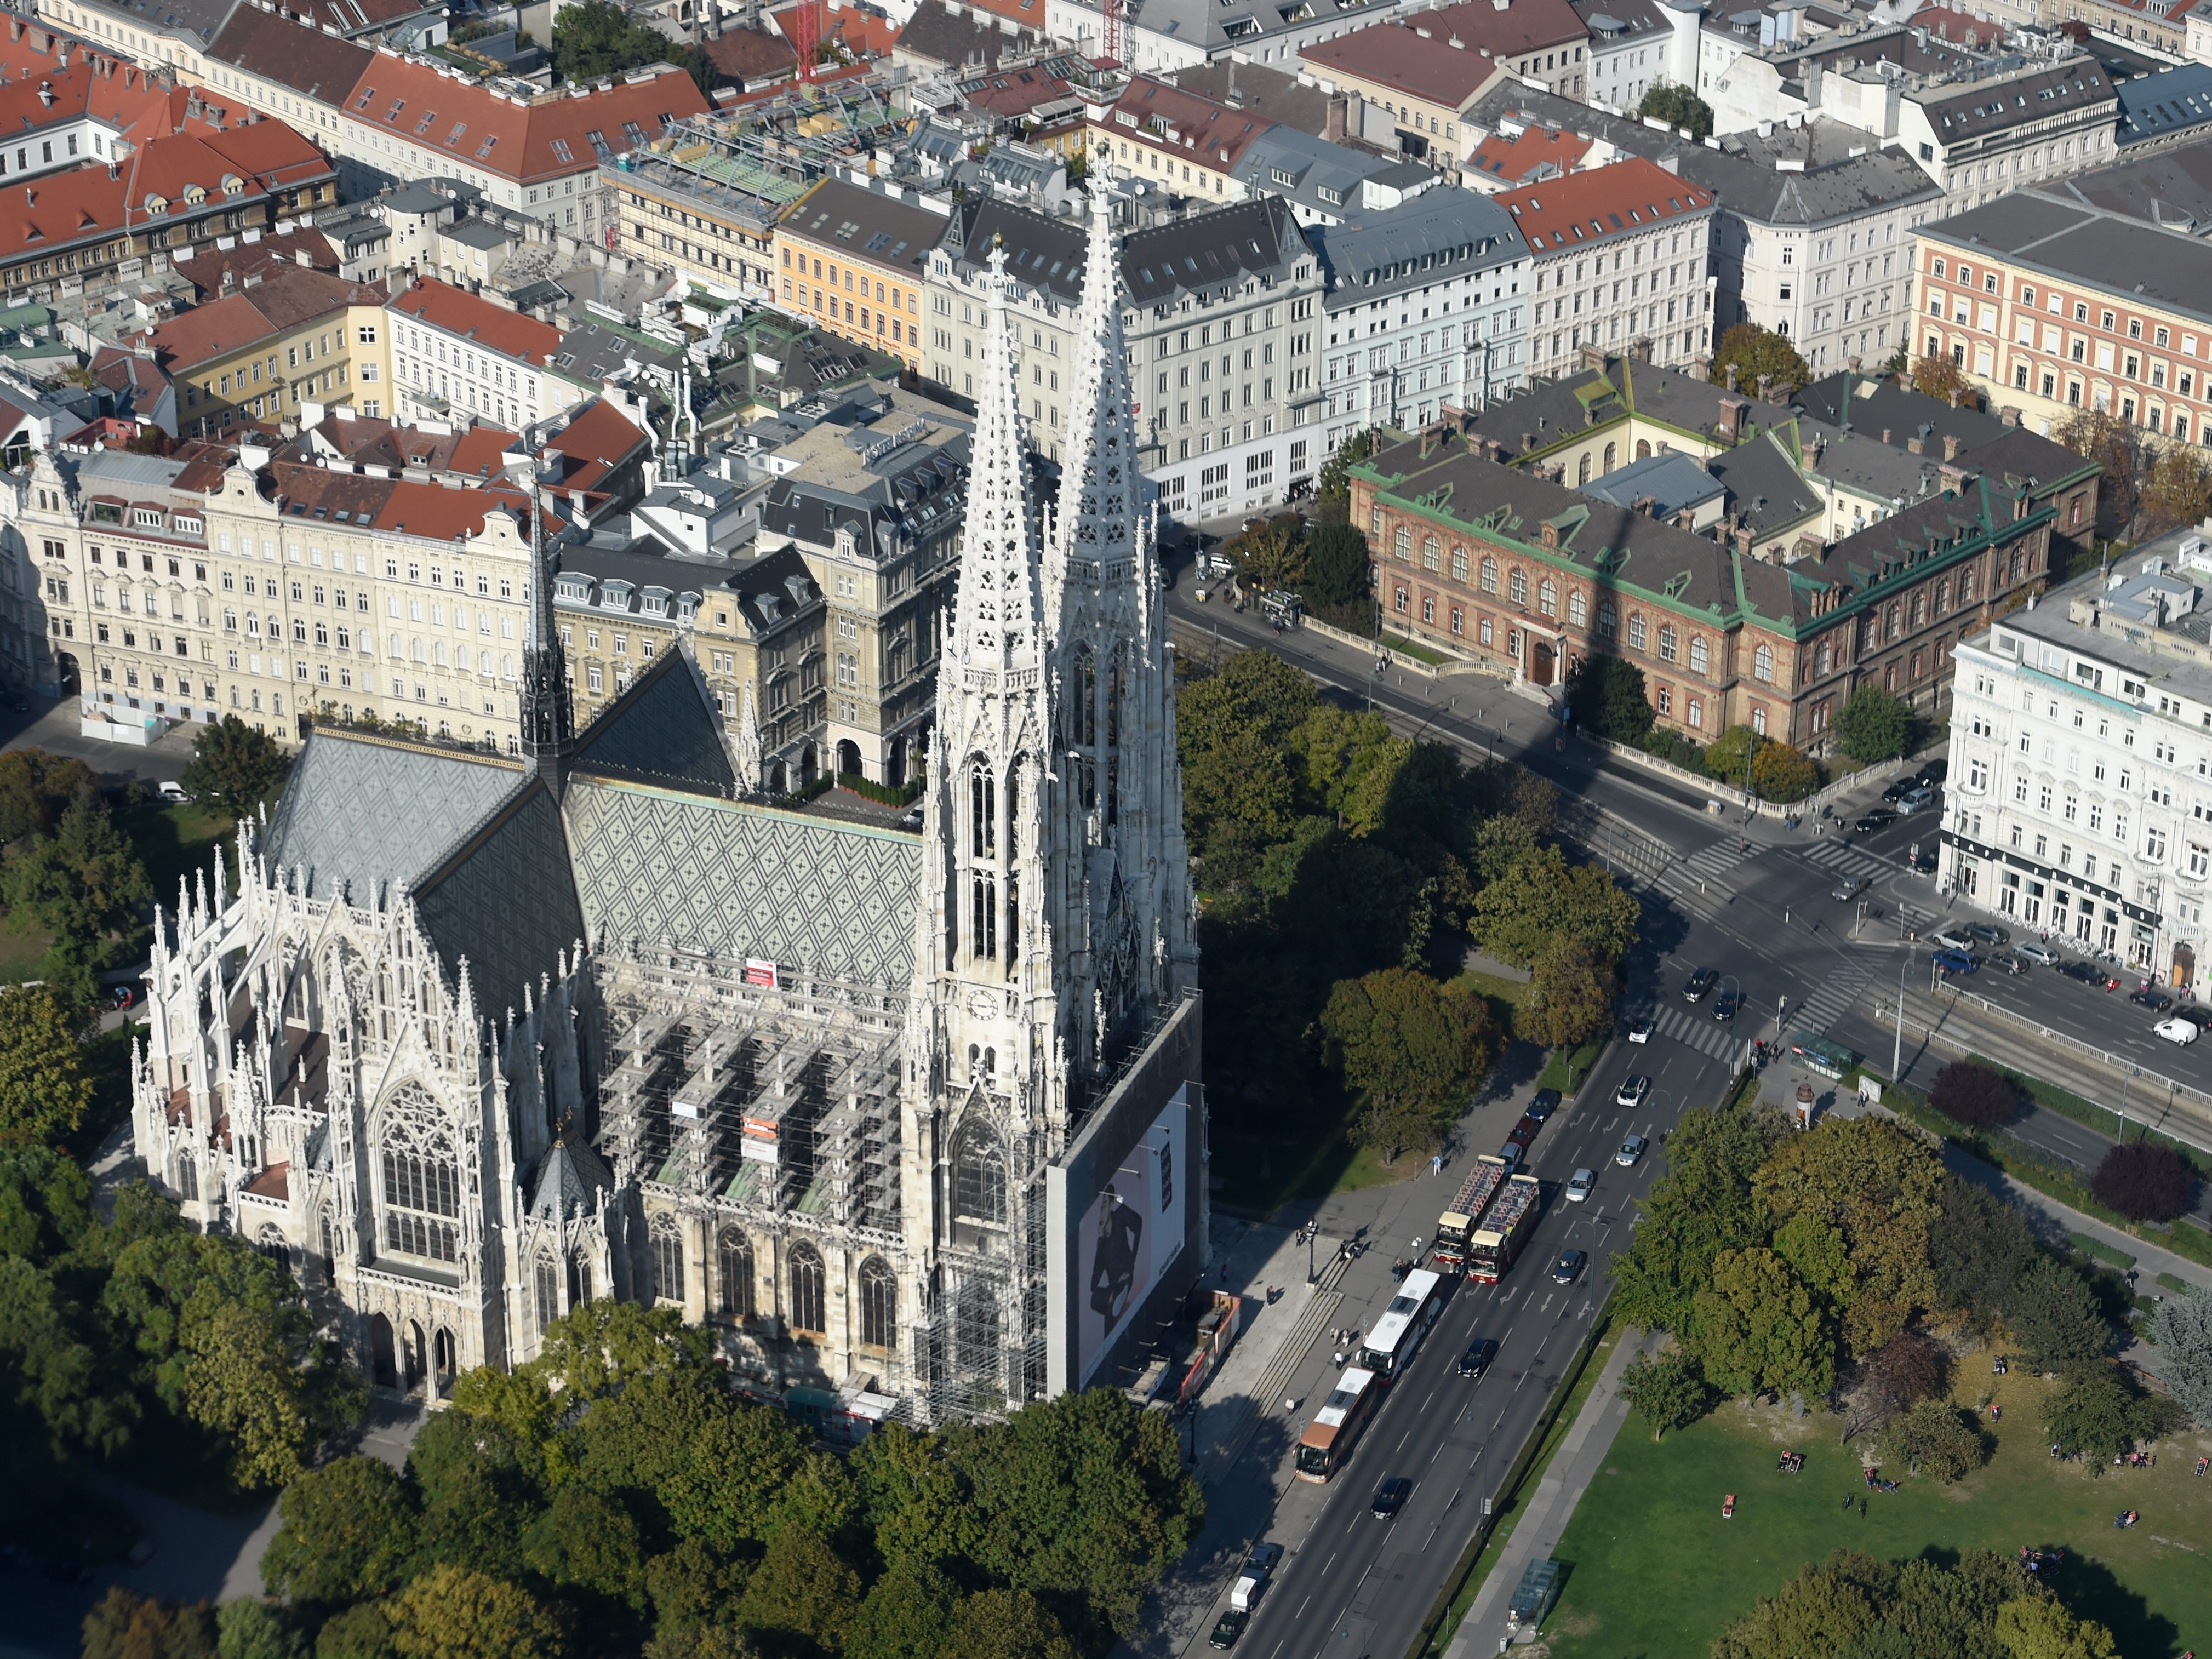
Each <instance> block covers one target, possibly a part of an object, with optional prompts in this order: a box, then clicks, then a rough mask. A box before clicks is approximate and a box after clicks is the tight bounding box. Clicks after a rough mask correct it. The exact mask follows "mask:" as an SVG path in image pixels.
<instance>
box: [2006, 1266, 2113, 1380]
mask: <svg viewBox="0 0 2212 1659" xmlns="http://www.w3.org/2000/svg"><path fill="white" fill-rule="evenodd" d="M2006 1322H2007V1323H2008V1325H2009V1326H2010V1327H2011V1328H2012V1334H2013V1339H2014V1340H2015V1341H2017V1342H2018V1343H2019V1344H2020V1345H2021V1346H2022V1347H2023V1348H2025V1349H2026V1350H2027V1355H2028V1358H2029V1360H2030V1361H2031V1363H2033V1364H2034V1365H2036V1366H2037V1367H2038V1368H2039V1369H2040V1370H2057V1368H2058V1367H2059V1366H2061V1365H2063V1364H2069V1362H2071V1361H2075V1360H2081V1359H2093V1358H2096V1357H2097V1356H2098V1355H2100V1354H2101V1353H2103V1352H2105V1349H2106V1346H2108V1345H2109V1344H2110V1343H2111V1341H2112V1328H2111V1327H2110V1326H2108V1325H2107V1324H2106V1322H2105V1316H2104V1315H2103V1314H2102V1313H2101V1312H2100V1311H2099V1310H2098V1307H2097V1297H2096V1292H2095V1291H2092V1290H2091V1289H2090V1288H2089V1285H2088V1281H2087V1280H2086V1279H2083V1278H2082V1277H2081V1274H2080V1273H2076V1272H2075V1270H2074V1269H2073V1268H2071V1267H2068V1266H2066V1265H2065V1264H2064V1263H2063V1262H2060V1261H2052V1260H2051V1258H2050V1257H2049V1256H2046V1255H2038V1256H2036V1257H2035V1258H2034V1259H2033V1261H2029V1262H2028V1263H2027V1266H2026V1267H2023V1268H2022V1269H2021V1274H2020V1278H2019V1279H2018V1280H2017V1281H2016V1282H2015V1289H2014V1293H2013V1305H2012V1308H2011V1310H2010V1312H2009V1313H2008V1316H2007V1319H2006Z"/></svg>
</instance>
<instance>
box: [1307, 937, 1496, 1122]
mask: <svg viewBox="0 0 2212 1659" xmlns="http://www.w3.org/2000/svg"><path fill="white" fill-rule="evenodd" d="M1321 1030H1322V1036H1323V1037H1324V1039H1325V1040H1326V1045H1327V1046H1326V1054H1327V1059H1328V1064H1330V1065H1332V1066H1335V1067H1336V1068H1337V1069H1338V1070H1339V1071H1340V1072H1341V1073H1342V1074H1343V1077H1344V1082H1345V1086H1346V1088H1348V1089H1352V1090H1354V1091H1358V1093H1359V1094H1360V1095H1361V1096H1362V1097H1364V1098H1363V1103H1362V1109H1361V1112H1360V1116H1359V1121H1358V1127H1357V1129H1356V1131H1355V1133H1357V1134H1358V1136H1359V1138H1360V1139H1361V1140H1362V1141H1363V1142H1364V1144H1365V1145H1368V1146H1379V1147H1381V1148H1383V1151H1384V1152H1385V1153H1386V1155H1387V1156H1389V1158H1396V1157H1397V1156H1398V1154H1399V1153H1400V1152H1403V1151H1404V1150H1405V1149H1406V1148H1407V1146H1423V1147H1426V1146H1433V1145H1435V1144H1436V1143H1437V1142H1438V1141H1439V1140H1441V1139H1442V1138H1443V1133H1444V1131H1445V1130H1446V1129H1447V1128H1449V1127H1450V1126H1451V1124H1452V1123H1453V1121H1455V1120H1456V1119H1457V1117H1458V1116H1459V1114H1460V1110H1461V1109H1462V1107H1463V1106H1464V1105H1465V1104H1466V1103H1467V1101H1468V1097H1469V1096H1471V1095H1472V1094H1473V1093H1474V1089H1475V1086H1476V1085H1478V1084H1480V1082H1481V1081H1482V1079H1483V1078H1484V1076H1485V1075H1486V1074H1487V1073H1488V1072H1489V1070H1490V1063H1491V1060H1492V1058H1493V1057H1494V1053H1495V1047H1496V1034H1495V1033H1494V1032H1493V1031H1492V1029H1491V1024H1490V1011H1489V1006H1488V1005H1487V1004H1486V1003H1485V1002H1484V1001H1483V1000H1482V998H1481V996H1480V994H1478V993H1477V992H1475V991H1474V990H1473V989H1472V988H1470V987H1466V986H1461V985H1439V984H1438V983H1437V981H1435V980H1433V979H1431V978H1430V977H1429V976H1428V975H1426V974H1421V973H1415V972H1411V971H1409V970H1407V969H1403V968H1385V969H1381V970H1380V971H1378V972H1376V973H1372V974H1369V975H1366V976H1364V978H1361V979H1348V980H1342V981H1339V982H1338V984H1337V987H1336V988H1335V989H1334V991H1332V992H1331V993H1330V994H1329V999H1328V1006H1326V1007H1324V1008H1323V1009H1322V1016H1321Z"/></svg>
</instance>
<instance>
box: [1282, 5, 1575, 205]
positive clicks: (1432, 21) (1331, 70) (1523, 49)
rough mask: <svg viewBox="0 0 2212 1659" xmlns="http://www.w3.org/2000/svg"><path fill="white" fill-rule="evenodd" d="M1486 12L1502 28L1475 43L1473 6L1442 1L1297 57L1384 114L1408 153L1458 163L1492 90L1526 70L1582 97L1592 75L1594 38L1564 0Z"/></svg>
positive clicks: (1486, 31)
mask: <svg viewBox="0 0 2212 1659" xmlns="http://www.w3.org/2000/svg"><path fill="white" fill-rule="evenodd" d="M1482 11H1484V12H1486V13H1490V14H1491V15H1494V16H1495V17H1496V18H1497V19H1498V27H1496V28H1492V27H1489V26H1487V25H1484V26H1483V30H1482V32H1483V33H1484V35H1485V36H1486V37H1494V38H1486V39H1481V40H1470V39H1469V38H1468V35H1467V34H1466V33H1463V32H1462V30H1463V29H1466V28H1471V27H1475V23H1476V20H1475V17H1474V9H1473V8H1470V7H1466V6H1452V7H1443V8H1439V9H1437V10H1434V11H1431V12H1423V13H1420V14H1419V15H1417V16H1416V17H1414V18H1412V19H1408V20H1406V21H1391V22H1387V23H1376V24H1372V25H1370V27H1366V28H1364V29H1359V30H1358V31H1356V32H1354V33H1350V34H1346V35H1342V36H1340V37H1339V38H1337V39H1334V40H1318V41H1315V42H1313V43H1311V44H1310V45H1308V46H1304V47H1302V48H1301V49H1300V51H1299V54H1298V56H1299V59H1300V61H1301V62H1303V63H1304V64H1305V66H1306V69H1307V70H1308V71H1309V72H1310V74H1312V75H1313V76H1315V77H1316V79H1318V80H1319V81H1321V82H1322V84H1323V85H1324V86H1327V87H1328V88H1330V89H1331V90H1332V91H1335V92H1340V93H1343V94H1348V95H1351V96H1353V97H1357V98H1359V99H1362V100H1364V101H1365V102H1366V103H1367V104H1368V105H1369V106H1371V107H1373V108H1376V109H1379V110H1381V111H1383V112H1384V113H1385V114H1386V115H1387V116H1388V117H1389V118H1390V119H1391V121H1392V122H1393V124H1394V129H1395V132H1396V134H1397V138H1398V144H1399V148H1400V149H1402V150H1403V151H1404V152H1405V153H1406V154H1407V155H1412V156H1413V157H1415V158H1416V159H1419V160H1425V161H1428V160H1433V161H1436V162H1437V163H1438V164H1439V165H1442V166H1444V167H1452V168H1455V169H1456V167H1458V166H1459V164H1460V162H1461V161H1462V160H1463V159H1464V158H1465V156H1466V155H1467V152H1468V148H1469V145H1468V141H1467V137H1466V113H1467V111H1468V107H1469V106H1472V105H1473V104H1474V102H1475V100H1477V99H1479V98H1480V97H1481V96H1482V94H1484V93H1485V92H1486V91H1487V90H1488V89H1489V88H1492V87H1493V86H1496V85H1498V84H1500V83H1501V82H1504V81H1505V80H1507V79H1509V78H1510V77H1512V76H1528V78H1530V79H1533V80H1535V81H1539V82H1541V83H1542V84H1543V85H1545V86H1546V87H1547V88H1559V90H1560V93H1561V95H1562V96H1565V97H1573V98H1580V97H1582V96H1583V94H1584V90H1585V88H1584V83H1585V82H1586V81H1587V79H1588V77H1589V64H1587V63H1586V62H1585V61H1583V54H1584V52H1586V51H1587V50H1588V43H1589V34H1588V33H1587V31H1586V30H1585V29H1584V28H1583V21H1582V19H1581V18H1579V17H1577V16H1576V15H1575V12H1574V9H1573V8H1572V7H1571V6H1570V5H1568V4H1567V3H1566V0H1537V3H1534V4H1530V5H1528V6H1527V7H1526V9H1525V15H1524V8H1522V7H1519V6H1516V7H1514V8H1511V9H1509V10H1504V11H1498V12H1492V9H1491V8H1489V7H1488V6H1485V7H1483V8H1482ZM1507 20H1511V22H1510V26H1509V25H1508V22H1507ZM1522 65H1533V66H1534V68H1533V70H1531V69H1524V68H1523V67H1522Z"/></svg>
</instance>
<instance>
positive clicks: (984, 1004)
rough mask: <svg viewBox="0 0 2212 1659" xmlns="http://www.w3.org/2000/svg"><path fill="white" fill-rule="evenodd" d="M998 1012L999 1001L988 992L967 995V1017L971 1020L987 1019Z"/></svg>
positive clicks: (975, 992) (971, 992)
mask: <svg viewBox="0 0 2212 1659" xmlns="http://www.w3.org/2000/svg"><path fill="white" fill-rule="evenodd" d="M997 1012H999V1000H998V998H996V997H994V996H993V995H992V994H990V993H989V992H988V991H970V992H969V994H968V1015H969V1018H971V1019H989V1018H991V1017H992V1016H993V1015H994V1014H996V1013H997Z"/></svg>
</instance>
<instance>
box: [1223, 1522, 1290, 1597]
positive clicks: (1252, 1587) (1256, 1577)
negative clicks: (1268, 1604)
mask: <svg viewBox="0 0 2212 1659" xmlns="http://www.w3.org/2000/svg"><path fill="white" fill-rule="evenodd" d="M1282 1560H1283V1547H1282V1546H1281V1545H1280V1544H1277V1543H1273V1542H1272V1541H1264V1540H1263V1541H1261V1542H1260V1543H1257V1544H1255V1545H1253V1546H1252V1553H1251V1554H1249V1555H1248V1556H1246V1557H1245V1558H1244V1571H1242V1572H1240V1573H1238V1574H1237V1583H1236V1586H1235V1588H1234V1589H1231V1591H1230V1592H1229V1605H1230V1606H1231V1607H1242V1608H1243V1610H1244V1611H1245V1612H1247V1613H1249V1612H1251V1610H1252V1609H1253V1608H1254V1607H1257V1606H1259V1605H1260V1598H1261V1596H1262V1595H1266V1594H1267V1586H1268V1584H1269V1583H1273V1579H1274V1576H1275V1569H1276V1568H1277V1567H1278V1566H1280V1565H1282Z"/></svg>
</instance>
